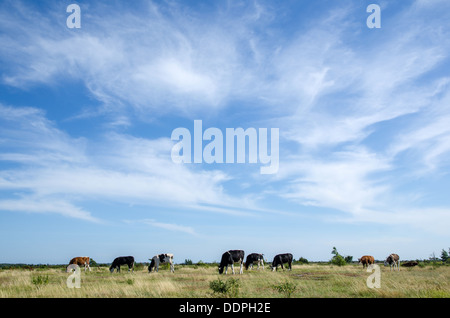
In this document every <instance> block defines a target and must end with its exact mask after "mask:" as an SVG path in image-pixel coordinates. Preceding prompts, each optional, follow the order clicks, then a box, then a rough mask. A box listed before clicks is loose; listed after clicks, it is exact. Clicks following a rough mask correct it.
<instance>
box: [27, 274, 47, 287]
mask: <svg viewBox="0 0 450 318" xmlns="http://www.w3.org/2000/svg"><path fill="white" fill-rule="evenodd" d="M31 283H33V285H35V286H36V287H37V288H38V289H39V288H40V287H41V286H43V285H47V284H48V275H45V276H41V275H38V276H34V277H31Z"/></svg>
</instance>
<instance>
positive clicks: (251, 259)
mask: <svg viewBox="0 0 450 318" xmlns="http://www.w3.org/2000/svg"><path fill="white" fill-rule="evenodd" d="M254 263H257V264H258V269H259V266H260V265H262V268H263V269H264V254H258V253H251V254H249V255H248V256H247V259H246V260H245V269H248V268H249V267H250V269H253V264H254Z"/></svg>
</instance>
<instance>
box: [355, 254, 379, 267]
mask: <svg viewBox="0 0 450 318" xmlns="http://www.w3.org/2000/svg"><path fill="white" fill-rule="evenodd" d="M358 261H359V264H362V266H363V268H364V267H368V266H369V265H373V264H375V259H374V258H373V256H371V255H364V256H362V257H361V258H358Z"/></svg>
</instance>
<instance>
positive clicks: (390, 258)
mask: <svg viewBox="0 0 450 318" xmlns="http://www.w3.org/2000/svg"><path fill="white" fill-rule="evenodd" d="M391 263H392V256H391V255H389V256H388V257H387V258H386V260H385V261H384V266H388V265H390V264H391Z"/></svg>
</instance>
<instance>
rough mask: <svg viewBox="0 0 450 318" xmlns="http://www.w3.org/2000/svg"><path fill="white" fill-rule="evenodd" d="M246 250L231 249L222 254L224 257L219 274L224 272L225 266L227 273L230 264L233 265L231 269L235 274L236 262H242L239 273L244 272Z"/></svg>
mask: <svg viewBox="0 0 450 318" xmlns="http://www.w3.org/2000/svg"><path fill="white" fill-rule="evenodd" d="M244 255H245V253H244V251H243V250H229V251H226V252H225V253H223V254H222V259H221V261H220V265H219V274H222V273H223V269H224V268H225V275H226V274H227V272H228V266H229V265H231V270H232V271H233V274H234V263H238V262H239V263H240V269H239V274H242V272H243V270H242V264H243V262H244Z"/></svg>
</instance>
